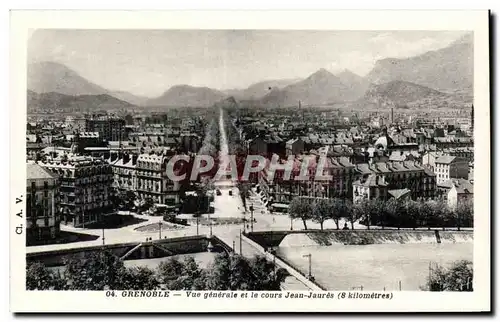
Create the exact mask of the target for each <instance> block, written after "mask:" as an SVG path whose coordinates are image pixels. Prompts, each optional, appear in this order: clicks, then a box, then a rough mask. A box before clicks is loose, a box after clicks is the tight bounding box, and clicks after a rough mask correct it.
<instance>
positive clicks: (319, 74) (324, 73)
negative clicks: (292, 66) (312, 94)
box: [309, 68, 335, 78]
mask: <svg viewBox="0 0 500 322" xmlns="http://www.w3.org/2000/svg"><path fill="white" fill-rule="evenodd" d="M331 76H335V75H333V74H332V73H330V72H329V71H328V70H326V69H325V68H320V69H318V70H317V71H315V72H314V73H313V74H312V75H311V76H309V77H315V78H316V77H331Z"/></svg>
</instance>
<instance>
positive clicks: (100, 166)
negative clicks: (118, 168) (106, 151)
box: [38, 154, 113, 228]
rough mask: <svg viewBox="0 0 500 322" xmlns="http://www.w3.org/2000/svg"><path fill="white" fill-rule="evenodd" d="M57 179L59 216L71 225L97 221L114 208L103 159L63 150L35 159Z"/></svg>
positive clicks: (108, 171) (108, 170) (109, 175)
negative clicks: (54, 154)
mask: <svg viewBox="0 0 500 322" xmlns="http://www.w3.org/2000/svg"><path fill="white" fill-rule="evenodd" d="M38 164H39V165H40V166H42V167H44V168H45V169H47V170H49V171H51V172H53V173H55V174H57V175H58V176H59V180H60V204H61V209H62V213H61V216H62V218H61V220H62V221H64V223H65V224H70V225H73V226H74V227H83V228H84V227H85V225H89V224H91V223H96V222H99V221H100V220H101V219H102V218H103V216H105V215H107V214H110V213H112V212H113V205H112V203H111V201H110V198H109V196H110V194H111V187H112V184H113V173H112V171H111V166H110V165H109V164H108V163H107V162H106V161H105V160H102V159H96V158H93V157H89V156H78V155H74V154H66V155H62V156H58V157H55V158H48V159H46V160H45V161H41V162H38Z"/></svg>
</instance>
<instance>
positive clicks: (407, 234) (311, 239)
mask: <svg viewBox="0 0 500 322" xmlns="http://www.w3.org/2000/svg"><path fill="white" fill-rule="evenodd" d="M266 233H267V232H266ZM272 235H274V237H271V238H273V239H274V238H280V237H279V235H280V234H279V233H277V232H273V233H272ZM269 236H270V235H269ZM269 236H267V237H269ZM281 237H282V240H281V242H279V246H281V247H303V246H331V245H372V244H454V243H473V242H474V233H473V231H440V230H427V231H419V230H350V231H344V230H339V231H331V230H330V231H314V232H311V231H308V232H290V233H288V234H286V233H282V235H281Z"/></svg>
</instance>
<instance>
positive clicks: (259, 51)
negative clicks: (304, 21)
mask: <svg viewBox="0 0 500 322" xmlns="http://www.w3.org/2000/svg"><path fill="white" fill-rule="evenodd" d="M464 33H465V32H460V31H294V30H55V29H53V30H49V29H41V30H35V31H33V32H32V34H31V36H30V38H29V40H28V63H33V62H38V61H54V62H58V63H62V64H64V65H66V66H68V67H69V68H71V69H73V70H75V71H76V72H77V73H78V74H80V75H81V76H82V77H84V78H86V79H88V80H89V81H91V82H93V83H96V84H98V85H100V86H102V87H105V88H107V89H110V90H121V91H128V92H130V93H132V94H135V95H142V96H149V97H156V96H159V95H161V94H162V93H163V92H165V91H166V90H167V89H168V88H169V87H171V86H173V85H178V84H188V85H192V86H206V87H211V88H216V89H220V90H222V89H232V88H246V87H248V86H249V85H251V84H253V83H256V82H259V81H263V80H270V79H291V78H305V77H307V76H308V75H310V74H312V73H314V72H315V71H316V70H318V69H320V68H326V69H327V70H329V71H331V72H333V73H336V72H339V71H341V70H344V69H349V70H351V71H352V72H354V73H356V74H358V75H360V76H364V75H366V74H367V73H368V72H369V71H370V70H371V68H372V67H373V65H374V63H375V62H376V61H377V60H378V59H383V58H388V57H394V58H405V57H411V56H415V55H419V54H422V53H425V52H427V51H429V50H436V49H439V48H443V47H446V46H447V45H449V44H450V43H451V42H453V41H455V40H456V39H458V38H460V37H461V36H463V34H464Z"/></svg>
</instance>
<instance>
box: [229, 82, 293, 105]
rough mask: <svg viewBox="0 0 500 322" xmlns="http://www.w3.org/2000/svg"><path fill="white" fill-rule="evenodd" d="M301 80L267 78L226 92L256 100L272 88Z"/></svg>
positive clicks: (280, 87) (239, 97)
mask: <svg viewBox="0 0 500 322" xmlns="http://www.w3.org/2000/svg"><path fill="white" fill-rule="evenodd" d="M299 81H301V79H300V78H295V79H276V80H266V81H262V82H258V83H255V84H252V85H250V86H249V87H248V88H245V89H229V90H225V91H224V93H225V94H227V95H230V96H234V97H236V98H237V99H240V100H255V99H260V98H262V97H264V96H265V95H267V94H268V93H269V92H270V91H271V90H272V89H282V88H284V87H286V86H288V85H291V84H293V83H296V82H299Z"/></svg>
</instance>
